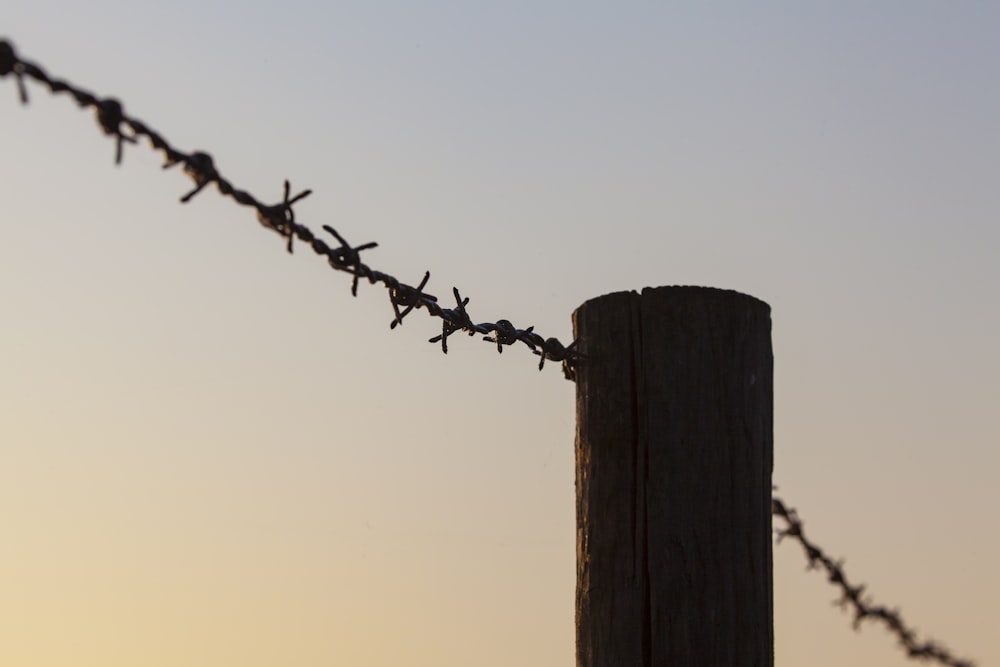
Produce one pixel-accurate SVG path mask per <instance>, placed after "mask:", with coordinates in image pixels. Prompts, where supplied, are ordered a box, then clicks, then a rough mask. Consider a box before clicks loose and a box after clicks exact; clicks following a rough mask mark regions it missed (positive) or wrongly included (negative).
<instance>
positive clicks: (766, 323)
mask: <svg viewBox="0 0 1000 667" xmlns="http://www.w3.org/2000/svg"><path fill="white" fill-rule="evenodd" d="M573 325H574V333H575V336H576V337H577V338H578V339H579V340H580V343H579V347H580V351H581V352H582V353H583V354H584V355H585V360H584V361H583V362H582V363H580V364H579V366H578V368H577V371H576V374H577V377H576V386H577V394H576V396H577V399H576V404H577V436H576V499H577V501H576V502H577V589H576V616H577V665H578V667H612V666H618V665H621V666H622V667H653V666H656V667H771V666H772V665H773V636H774V630H773V621H772V590H771V462H772V437H773V436H772V406H773V399H772V366H773V360H772V355H771V319H770V307H769V306H768V305H767V304H766V303H763V302H762V301H758V300H757V299H754V298H753V297H749V296H746V295H743V294H739V293H737V292H731V291H725V290H718V289H710V288H703V287H660V288H655V289H653V288H646V289H644V290H643V291H642V294H636V293H635V292H619V293H615V294H608V295H606V296H602V297H599V298H596V299H592V300H590V301H587V302H586V303H584V304H583V305H582V306H580V308H578V309H577V310H576V312H575V313H574V314H573Z"/></svg>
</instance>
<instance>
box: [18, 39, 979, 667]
mask: <svg viewBox="0 0 1000 667" xmlns="http://www.w3.org/2000/svg"><path fill="white" fill-rule="evenodd" d="M8 75H13V77H14V79H15V80H16V83H17V88H18V93H19V95H20V99H21V102H22V103H23V104H27V103H28V89H27V86H26V85H25V78H26V77H27V78H30V79H33V80H35V81H37V82H39V83H41V84H44V85H45V86H47V87H48V89H49V90H50V92H52V93H53V94H56V93H67V94H69V95H71V96H72V97H73V98H74V99H75V100H76V102H77V104H79V105H80V106H81V107H90V108H93V109H94V110H95V111H96V114H97V123H98V125H99V126H100V127H101V129H102V130H103V132H104V133H105V134H107V135H109V136H112V137H114V139H115V163H116V164H121V161H122V152H123V145H124V144H126V143H130V144H135V143H138V140H139V139H140V138H141V137H146V138H147V139H148V140H149V143H150V145H151V146H152V147H153V149H155V150H158V151H161V152H162V153H163V154H164V157H165V163H164V165H163V168H164V169H167V168H170V167H172V166H174V165H177V164H181V165H183V172H184V173H185V174H186V175H187V176H188V177H190V178H191V180H192V181H193V182H194V188H193V189H192V190H190V191H189V192H188V193H186V194H185V195H183V196H182V197H181V198H180V200H181V202H182V203H187V202H189V201H191V199H192V198H193V197H194V196H195V195H197V194H198V193H199V192H201V191H202V190H203V189H204V188H205V187H206V186H208V185H210V184H212V183H215V185H216V187H217V188H218V190H219V192H220V193H221V194H223V195H224V196H227V197H230V198H231V199H233V200H234V201H236V202H237V203H238V204H240V205H242V206H249V207H252V208H254V209H255V210H256V211H257V221H258V222H260V224H261V225H263V226H264V227H265V228H267V229H270V230H271V231H274V232H277V233H278V234H280V235H281V236H283V237H285V238H286V239H287V243H286V246H285V247H286V249H287V250H288V252H292V250H293V242H294V240H295V239H298V240H299V241H301V242H303V243H305V244H307V245H308V246H309V247H310V248H311V249H312V250H313V252H315V253H316V254H318V255H323V256H324V257H326V258H327V263H328V264H329V265H330V266H331V267H332V268H333V269H336V270H337V271H343V272H346V273H349V274H351V275H352V276H353V280H352V281H351V294H352V295H354V296H357V293H358V283H359V282H360V280H361V279H362V278H364V279H365V280H367V281H368V282H369V283H370V284H375V283H381V284H382V285H383V286H384V287H385V288H386V289H387V290H388V293H389V302H390V305H391V307H392V312H393V318H392V321H391V322H390V328H393V329H394V328H396V326H398V325H402V324H403V318H405V317H406V316H407V315H408V314H409V313H410V312H411V311H413V310H419V309H421V308H423V309H424V310H426V311H427V312H428V314H429V315H431V316H433V317H438V318H440V319H441V320H442V323H441V333H440V335H437V336H434V337H433V338H431V339H430V342H431V343H438V342H440V343H441V351H442V352H444V353H447V352H448V337H449V336H451V335H452V334H454V333H457V332H459V331H463V332H465V333H467V334H469V335H470V336H474V335H476V334H479V335H481V336H483V340H485V341H487V342H490V343H495V344H496V346H497V351H498V352H503V348H504V346H509V345H514V344H515V343H517V342H521V343H524V344H525V345H527V346H528V348H529V349H531V351H532V352H534V353H535V354H536V355H538V356H539V357H540V359H539V363H538V368H539V370H541V369H542V367H543V366H544V364H545V361H546V360H547V359H548V360H552V361H559V362H562V367H563V373H564V374H565V375H566V377H567V379H570V380H573V379H574V378H575V372H574V371H575V366H576V362H577V361H578V360H579V359H580V358H581V355H580V354H579V352H577V351H576V341H573V342H572V343H570V344H569V345H563V344H562V343H561V342H559V340H558V339H556V338H543V337H542V336H540V335H539V334H536V333H534V327H528V328H527V329H518V328H517V327H516V326H514V325H513V324H512V323H511V322H510V321H508V320H505V319H500V320H497V321H496V323H492V322H482V323H478V324H477V323H475V322H473V320H472V318H471V317H470V316H469V313H468V312H467V311H466V306H467V305H468V303H469V298H468V297H462V295H461V294H460V293H459V291H458V288H452V295H453V296H454V298H455V307H454V308H443V307H442V306H441V305H440V304H438V300H437V297H435V296H433V295H431V294H428V293H426V292H424V291H423V290H424V287H426V285H427V281H428V280H429V279H430V272H429V271H428V272H425V273H424V276H423V278H422V279H421V281H420V283H419V284H418V285H417V286H416V287H413V286H412V285H408V284H406V283H402V282H400V281H399V280H397V279H396V278H394V277H393V276H391V275H389V274H386V273H382V272H381V271H376V270H374V269H372V268H371V267H370V266H369V265H367V264H366V263H364V262H363V261H362V260H361V252H362V251H364V250H370V249H372V248H375V247H376V246H377V245H378V244H377V243H375V242H368V243H362V244H360V245H357V246H354V245H351V244H350V243H348V242H347V240H346V239H345V238H344V237H343V236H342V235H341V234H340V233H339V232H337V230H335V229H334V228H333V227H331V226H329V225H323V226H322V228H323V230H324V231H326V232H327V233H329V234H330V235H331V236H332V237H333V238H334V239H335V240H336V241H337V243H338V245H336V246H331V245H329V244H328V243H327V242H326V241H324V240H323V239H321V238H319V237H317V236H316V235H315V234H314V233H313V232H312V230H310V229H309V228H308V227H306V226H304V225H302V224H299V223H298V222H296V220H295V211H294V209H293V208H292V207H293V206H294V205H295V204H296V203H298V202H299V201H301V200H303V199H305V198H306V197H308V196H309V195H310V194H311V193H312V191H311V190H302V191H300V192H298V193H297V194H295V195H292V190H291V184H290V183H289V182H288V181H287V180H286V181H285V183H284V193H283V197H282V200H281V202H279V203H277V204H271V205H268V204H263V203H261V202H260V201H258V200H257V199H256V198H255V197H254V196H253V195H251V194H250V193H249V192H246V191H244V190H240V189H238V188H236V187H234V186H233V185H232V184H231V183H230V182H229V181H228V180H226V179H225V178H224V177H223V176H222V174H220V173H219V171H218V169H217V168H216V167H215V163H214V161H213V160H212V156H211V155H209V154H208V153H206V152H202V151H195V152H193V153H190V154H188V153H184V152H182V151H180V150H178V149H176V148H174V147H173V146H171V145H170V144H169V143H168V142H167V140H166V139H164V138H163V137H162V136H161V135H160V134H158V133H157V132H155V131H153V130H152V129H151V128H150V127H149V126H147V125H146V124H145V123H143V122H142V121H140V120H138V119H136V118H132V117H130V116H128V115H126V114H125V112H124V109H123V108H122V105H121V103H120V102H119V101H118V100H115V99H113V98H105V99H99V98H98V97H96V96H95V95H93V94H91V93H89V92H87V91H85V90H82V89H80V88H78V87H76V86H74V85H72V84H70V83H68V82H66V81H63V80H59V79H52V78H50V77H49V76H48V74H46V73H45V71H44V70H43V69H42V68H41V67H39V66H38V65H36V64H34V63H31V62H28V61H26V60H23V59H21V58H20V57H19V56H18V55H17V53H16V51H15V50H14V47H13V45H12V44H11V43H10V42H9V41H7V40H0V77H6V76H8ZM123 128H127V133H126V132H125V131H123ZM772 511H773V513H774V515H775V516H778V517H780V518H781V519H783V520H784V521H785V522H786V524H787V527H786V528H783V529H779V530H778V531H777V534H778V541H779V542H780V541H781V540H782V539H784V538H786V537H791V538H793V539H795V540H796V541H798V542H799V543H800V544H801V545H802V548H803V550H804V551H805V553H806V558H807V559H808V561H809V567H811V568H815V567H822V568H823V569H824V570H826V572H827V575H828V577H829V580H830V582H831V583H833V584H834V585H836V586H839V587H840V588H841V591H842V597H841V599H840V600H839V602H838V603H839V604H841V605H843V606H845V607H851V608H852V609H853V610H854V625H855V627H856V628H857V627H858V626H860V624H861V623H862V622H863V621H880V622H882V623H883V624H884V625H885V626H886V627H887V628H888V629H889V631H890V632H892V633H893V634H895V635H896V637H897V638H898V639H899V641H900V644H901V645H902V647H903V649H904V650H905V651H906V652H907V654H908V655H909V656H910V657H912V658H917V659H930V660H936V661H938V662H940V663H942V664H945V665H949V666H950V667H974V665H973V663H972V662H970V661H967V660H959V659H957V658H955V657H953V656H952V655H951V654H950V653H949V652H948V651H947V650H946V649H944V648H943V647H942V646H941V645H940V644H938V643H936V642H933V641H924V642H920V641H919V640H918V639H917V637H916V632H915V631H914V630H912V629H910V628H909V627H908V626H907V625H905V623H904V622H903V619H902V617H901V616H900V614H899V612H898V611H895V610H890V609H887V608H886V607H883V606H878V605H873V604H872V603H870V602H868V601H866V600H864V599H863V598H862V595H863V593H864V590H865V587H864V586H851V585H850V584H849V583H848V582H847V579H846V576H845V575H844V572H843V569H842V563H838V562H834V561H833V560H832V559H830V558H829V557H828V556H827V555H826V554H825V553H824V552H823V551H822V550H821V549H820V548H819V547H818V546H816V545H815V544H813V543H812V542H810V541H809V540H807V539H806V537H805V533H804V530H803V525H802V521H801V520H800V519H799V518H798V516H797V515H796V514H795V511H794V510H792V509H789V508H787V507H786V506H785V504H784V503H783V502H782V501H781V500H780V499H778V498H774V499H773V500H772Z"/></svg>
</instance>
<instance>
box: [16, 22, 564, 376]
mask: <svg viewBox="0 0 1000 667" xmlns="http://www.w3.org/2000/svg"><path fill="white" fill-rule="evenodd" d="M7 76H13V77H14V79H15V81H16V83H17V88H18V92H19V94H20V99H21V103H22V104H27V103H28V88H27V86H26V85H25V79H31V80H33V81H35V82H37V83H40V84H42V85H44V86H46V87H47V88H48V89H49V91H50V92H51V93H52V94H58V93H66V94H68V95H70V96H72V97H73V99H75V100H76V102H77V104H78V105H79V106H81V107H85V108H91V109H94V111H95V114H96V120H97V124H98V126H100V128H101V130H102V131H103V132H104V134H107V135H108V136H110V137H113V138H114V141H115V164H121V162H122V156H123V150H124V145H125V144H138V143H139V140H140V139H142V138H145V139H147V140H148V141H149V144H150V145H151V147H152V148H153V150H156V151H160V152H161V153H163V156H164V164H163V168H164V169H169V168H170V167H173V166H175V165H183V166H182V171H183V173H184V174H185V175H187V176H188V177H189V178H190V179H191V180H192V182H193V183H194V187H193V188H192V189H191V190H190V191H189V192H187V193H186V194H184V195H183V196H182V197H181V198H180V201H181V203H185V204H186V203H187V202H189V201H191V199H193V198H194V197H195V196H196V195H197V194H198V193H200V192H201V191H202V190H204V189H205V188H206V187H208V186H209V185H211V184H213V183H214V184H215V186H216V187H217V188H218V190H219V192H220V193H221V194H222V195H223V196H225V197H229V198H231V199H232V200H233V201H235V202H236V203H237V204H240V205H241V206H247V207H250V208H253V209H254V210H255V211H256V213H257V221H258V222H259V223H260V224H261V225H262V226H263V227H265V228H266V229H269V230H271V231H273V232H276V233H277V234H279V235H281V236H283V237H284V238H285V239H286V244H285V248H286V249H287V250H288V252H290V253H291V252H292V251H293V243H294V241H295V240H296V239H297V240H298V241H300V242H301V243H304V244H306V245H307V246H308V247H309V248H310V249H311V250H312V251H313V252H314V253H316V254H317V255H321V256H323V257H326V260H327V263H328V264H329V265H330V267H331V268H333V269H334V270H336V271H342V272H345V273H348V274H350V275H351V276H353V280H352V281H351V294H352V295H353V296H357V295H358V284H359V282H360V281H361V280H362V279H363V280H367V281H368V283H370V284H373V285H374V284H381V285H382V286H383V287H385V288H386V290H387V292H388V294H389V302H390V305H391V307H392V313H393V318H392V320H391V322H390V328H392V329H395V328H396V327H397V326H400V325H402V324H403V318H405V317H406V316H407V315H409V314H410V313H411V312H413V311H414V310H420V309H423V310H425V311H426V312H427V313H428V314H429V315H430V316H432V317H437V318H440V319H441V320H442V322H441V333H440V334H439V335H437V336H434V337H433V338H431V339H430V340H429V342H431V343H438V342H440V343H441V351H442V352H444V353H445V354H447V353H448V337H449V336H451V335H452V334H455V333H458V332H459V331H462V332H465V333H467V334H468V335H470V336H475V335H479V336H481V337H482V339H483V340H485V341H487V342H489V343H493V344H495V345H496V347H497V352H500V353H502V352H503V350H504V347H509V346H512V345H515V344H516V343H523V344H524V345H526V346H527V347H528V349H530V350H531V351H532V352H533V353H534V354H535V355H537V356H538V357H539V361H538V370H541V369H542V368H543V367H544V366H545V362H546V361H547V360H548V361H557V362H561V364H562V368H563V374H564V375H565V376H566V378H567V379H569V380H573V379H575V372H574V371H575V366H576V362H577V361H578V360H579V359H580V356H581V355H580V354H579V353H578V352H577V350H576V341H573V342H572V343H570V344H569V345H563V343H561V342H560V341H559V339H557V338H545V337H543V336H541V335H539V334H537V333H535V331H534V327H528V328H526V329H520V328H518V327H516V326H515V325H514V324H512V323H511V322H510V321H509V320H506V319H499V320H497V321H496V322H479V323H476V322H474V321H473V320H472V318H471V317H470V315H469V313H468V311H467V310H466V306H467V305H468V303H469V299H468V298H467V297H466V298H463V297H462V296H461V295H460V293H459V291H458V288H453V289H452V293H453V295H454V297H455V303H456V305H455V307H454V308H445V307H443V306H442V305H441V304H439V303H438V299H437V297H436V296H434V295H433V294H429V293H427V292H425V291H424V288H425V287H426V286H427V281H428V280H429V279H430V272H429V271H428V272H426V273H425V274H424V277H423V279H422V280H421V281H420V283H419V284H418V285H417V286H416V287H414V286H413V285H409V284H407V283H404V282H401V281H400V280H399V279H397V278H395V277H394V276H392V275H390V274H388V273H383V272H382V271H377V270H375V269H373V268H372V267H371V266H370V265H369V264H367V263H366V262H364V261H363V260H362V258H361V253H362V252H363V251H365V250H370V249H372V248H375V247H377V246H378V244H377V243H375V242H369V243H362V244H360V245H356V246H355V245H351V244H350V243H348V242H347V240H346V239H345V238H344V237H343V236H342V235H341V234H340V233H339V232H337V231H336V230H335V229H334V228H333V227H331V226H329V225H323V226H322V228H323V230H324V231H325V232H327V233H328V234H330V235H331V236H332V237H333V238H334V239H335V240H336V242H337V245H332V244H331V243H329V242H328V241H325V240H324V239H322V238H320V237H319V236H317V235H316V234H315V233H314V232H313V231H312V230H311V229H309V228H308V227H306V226H305V225H303V224H300V223H299V222H297V221H296V220H295V211H294V208H293V206H294V205H295V204H296V203H298V202H300V201H301V200H303V199H305V198H306V197H308V196H309V195H310V194H312V191H311V190H302V191H300V192H298V193H296V194H295V195H292V190H291V184H290V183H289V182H288V181H287V180H286V181H285V184H284V196H283V198H282V200H281V202H279V203H277V204H265V203H263V202H261V201H260V200H258V199H257V198H256V197H255V196H254V195H252V194H251V193H249V192H247V191H246V190H242V189H240V188H238V187H236V186H234V185H233V184H232V183H231V182H230V181H229V180H227V179H226V178H225V177H224V176H223V175H222V174H221V173H220V171H219V169H218V167H216V165H215V161H214V160H213V159H212V156H211V155H210V154H208V153H207V152H204V151H194V152H192V153H185V152H183V151H181V150H179V149H177V148H175V147H174V146H172V145H171V144H170V143H169V142H168V141H167V140H166V139H165V138H164V137H163V136H162V135H161V134H159V133H158V132H156V131H154V130H153V129H152V128H151V127H149V126H148V125H146V124H145V123H144V122H142V121H141V120H139V119H138V118H133V117H131V116H128V115H127V114H126V113H125V110H124V108H123V106H122V104H121V102H119V101H118V100H116V99H114V98H110V97H108V98H103V99H102V98H99V97H97V96H96V95H94V94H92V93H90V92H88V91H86V90H83V89H81V88H79V87H77V86H75V85H73V84H71V83H69V82H67V81H64V80H61V79H55V78H52V77H50V76H49V75H48V74H47V73H46V72H45V70H43V69H42V68H41V67H40V66H39V65H37V64H35V63H32V62H29V61H27V60H24V59H22V58H21V57H20V56H18V55H17V52H16V51H15V50H14V46H13V45H12V44H11V43H10V42H9V41H7V40H0V77H7Z"/></svg>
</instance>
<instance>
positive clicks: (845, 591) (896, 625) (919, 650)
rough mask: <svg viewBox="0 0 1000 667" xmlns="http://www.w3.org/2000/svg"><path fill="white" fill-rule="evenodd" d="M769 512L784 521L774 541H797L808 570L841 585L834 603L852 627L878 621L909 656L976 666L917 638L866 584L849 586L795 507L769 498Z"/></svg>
mask: <svg viewBox="0 0 1000 667" xmlns="http://www.w3.org/2000/svg"><path fill="white" fill-rule="evenodd" d="M771 512H772V513H773V514H774V516H777V517H780V518H781V519H783V520H784V521H785V526H786V527H785V528H779V529H777V531H776V532H777V541H778V542H779V543H780V542H781V541H782V540H783V539H785V538H786V537H790V538H792V539H793V540H795V541H797V542H798V543H799V544H800V545H801V546H802V550H803V551H805V554H806V559H807V560H808V561H809V569H816V568H822V569H823V570H825V571H826V574H827V579H828V580H829V581H830V583H831V584H833V585H834V586H837V587H838V588H840V591H841V595H840V599H839V600H837V601H836V604H837V605H839V606H841V607H843V608H845V609H846V608H850V609H851V610H852V611H853V612H854V629H855V630H857V629H859V628H860V627H861V623H863V622H864V621H874V622H881V623H882V624H883V625H884V626H885V627H886V629H888V630H889V632H890V633H892V634H894V635H895V636H896V638H897V639H898V640H899V643H900V646H901V647H902V649H903V650H904V651H906V654H907V656H908V657H910V658H914V659H918V660H935V661H937V662H939V663H941V664H942V665H949V667H975V664H974V663H973V662H971V661H969V660H960V659H958V658H956V657H955V656H953V655H952V654H951V653H950V652H949V651H948V649H946V648H944V647H943V646H941V644H939V643H938V642H935V641H933V640H924V641H920V640H919V639H918V638H917V633H916V631H915V630H913V629H912V628H911V627H910V626H908V625H907V624H906V623H905V622H904V621H903V617H902V615H901V614H900V612H899V610H898V609H889V608H888V607H884V606H882V605H877V604H874V603H872V602H871V601H870V600H868V599H866V598H865V597H864V593H865V588H866V587H865V585H864V584H861V585H859V586H852V585H851V584H850V582H849V581H848V580H847V575H846V574H845V573H844V563H843V561H834V560H833V559H832V558H830V557H829V556H828V555H826V553H825V552H824V551H823V550H822V549H820V548H819V547H818V546H817V545H816V544H814V543H813V542H811V541H809V540H808V539H806V535H805V528H804V527H803V522H802V520H801V519H800V518H799V516H798V514H797V513H796V512H795V510H794V509H792V508H790V507H788V506H787V505H785V503H784V502H782V500H781V499H780V498H772V499H771Z"/></svg>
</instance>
